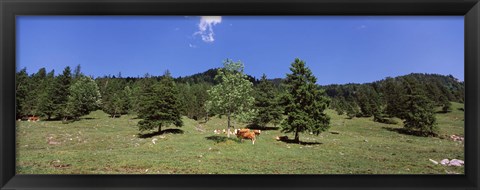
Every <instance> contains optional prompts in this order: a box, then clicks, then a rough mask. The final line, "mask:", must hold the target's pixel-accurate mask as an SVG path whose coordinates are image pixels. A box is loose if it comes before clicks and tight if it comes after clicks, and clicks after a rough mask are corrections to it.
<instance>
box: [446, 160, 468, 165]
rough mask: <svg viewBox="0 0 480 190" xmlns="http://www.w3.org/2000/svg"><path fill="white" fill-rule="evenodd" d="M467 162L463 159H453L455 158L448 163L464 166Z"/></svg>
mask: <svg viewBox="0 0 480 190" xmlns="http://www.w3.org/2000/svg"><path fill="white" fill-rule="evenodd" d="M464 163H465V162H464V161H463V160H457V159H453V160H450V162H449V163H448V166H462V165H463V164H464Z"/></svg>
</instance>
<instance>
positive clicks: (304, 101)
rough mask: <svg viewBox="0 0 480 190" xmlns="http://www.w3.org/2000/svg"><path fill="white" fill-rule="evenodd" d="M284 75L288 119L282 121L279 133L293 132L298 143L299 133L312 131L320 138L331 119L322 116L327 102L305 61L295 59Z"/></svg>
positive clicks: (324, 115)
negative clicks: (287, 72) (285, 77)
mask: <svg viewBox="0 0 480 190" xmlns="http://www.w3.org/2000/svg"><path fill="white" fill-rule="evenodd" d="M290 71H291V72H292V73H291V74H287V79H286V81H285V84H286V86H287V93H286V95H285V100H286V103H287V105H286V107H285V114H286V115H287V119H286V120H284V122H282V132H286V133H294V134H295V138H294V141H295V142H300V137H299V133H301V132H311V133H313V134H316V135H319V134H320V133H321V132H323V131H326V130H327V129H328V128H329V127H330V126H329V124H330V117H329V116H327V115H326V114H325V113H324V110H325V109H326V108H327V107H328V104H329V99H328V98H327V97H326V96H325V95H324V91H323V90H319V89H318V88H317V85H316V84H315V83H316V82H317V79H316V78H315V76H314V75H313V74H312V71H310V69H309V68H308V67H306V66H305V62H303V61H302V60H300V59H298V58H296V59H295V61H294V62H293V63H292V66H291V67H290Z"/></svg>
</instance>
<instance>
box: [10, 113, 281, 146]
mask: <svg viewBox="0 0 480 190" xmlns="http://www.w3.org/2000/svg"><path fill="white" fill-rule="evenodd" d="M21 120H24V119H23V118H22V119H19V121H21ZM25 120H27V121H31V122H36V121H40V118H39V117H35V116H29V117H26V118H25ZM213 133H214V134H221V133H223V134H231V135H236V136H237V138H240V139H241V141H242V142H243V140H244V139H250V140H251V141H252V144H255V140H256V137H257V136H260V133H261V130H258V129H255V130H250V129H247V128H245V129H234V131H233V132H231V131H230V130H226V129H223V130H219V129H215V130H213ZM286 138H288V137H286V136H282V137H276V139H277V140H286Z"/></svg>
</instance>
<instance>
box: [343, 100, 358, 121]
mask: <svg viewBox="0 0 480 190" xmlns="http://www.w3.org/2000/svg"><path fill="white" fill-rule="evenodd" d="M345 113H346V114H347V116H348V118H349V119H353V118H354V117H356V116H357V115H359V113H360V109H359V108H358V105H357V103H355V102H354V101H348V102H347V104H346V110H345Z"/></svg>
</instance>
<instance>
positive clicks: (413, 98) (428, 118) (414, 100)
mask: <svg viewBox="0 0 480 190" xmlns="http://www.w3.org/2000/svg"><path fill="white" fill-rule="evenodd" d="M403 83H404V84H403V85H404V87H405V92H406V97H405V102H403V103H404V104H405V110H404V111H403V113H404V114H403V117H402V119H404V120H405V121H404V127H405V128H406V129H407V130H409V131H411V132H419V133H420V134H421V135H423V136H436V135H437V133H438V126H437V122H436V118H435V110H434V107H433V103H432V102H431V100H429V99H428V98H427V97H426V95H425V92H424V90H423V89H422V88H421V87H420V86H419V84H418V81H417V80H416V79H415V78H406V79H405V80H404V82H403Z"/></svg>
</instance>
